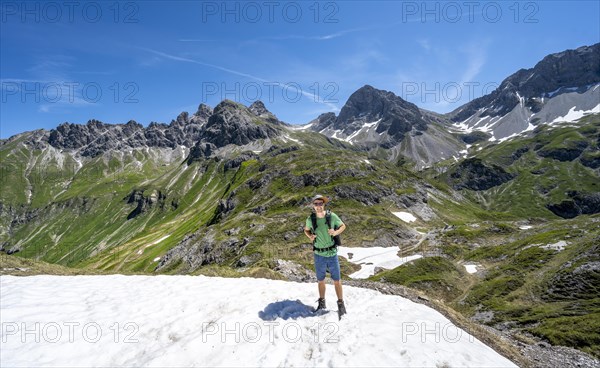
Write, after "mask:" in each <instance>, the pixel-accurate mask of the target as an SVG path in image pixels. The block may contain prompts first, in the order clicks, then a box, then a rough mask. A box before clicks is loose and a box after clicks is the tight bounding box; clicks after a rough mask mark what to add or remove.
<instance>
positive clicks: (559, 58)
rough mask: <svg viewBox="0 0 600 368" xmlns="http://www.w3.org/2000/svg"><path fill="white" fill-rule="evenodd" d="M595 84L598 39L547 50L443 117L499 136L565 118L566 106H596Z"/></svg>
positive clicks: (599, 93)
mask: <svg viewBox="0 0 600 368" xmlns="http://www.w3.org/2000/svg"><path fill="white" fill-rule="evenodd" d="M599 83H600V44H595V45H593V46H583V47H580V48H578V49H576V50H566V51H563V52H559V53H556V54H551V55H548V56H546V57H545V58H544V59H542V60H541V61H540V62H539V63H537V64H536V65H535V66H534V67H533V68H530V69H521V70H519V71H517V72H516V73H514V74H512V75H511V76H509V77H508V78H506V79H505V80H504V81H502V83H501V84H500V86H499V87H498V88H497V89H496V90H494V91H493V92H492V93H490V94H489V95H486V96H483V97H480V98H477V99H475V100H473V101H471V102H469V103H467V104H465V105H463V106H461V107H459V108H458V109H456V110H455V111H452V112H451V113H449V114H448V115H447V117H448V118H450V119H451V120H452V121H453V122H454V123H456V124H457V127H459V128H461V129H463V130H469V131H470V130H472V129H475V130H485V131H488V132H490V133H492V134H493V136H494V137H495V138H497V139H500V138H504V137H508V136H510V135H512V134H515V133H520V132H522V131H524V130H527V129H529V130H531V128H530V124H531V125H533V126H535V125H538V124H541V123H551V122H554V121H555V120H561V118H562V119H565V120H569V117H568V116H569V112H570V111H571V109H573V111H581V112H586V111H593V110H594V109H600V107H597V106H598V105H599V101H600V90H599V89H598V88H597V86H598V84H599ZM596 112H600V110H599V111H596ZM459 123H460V124H459Z"/></svg>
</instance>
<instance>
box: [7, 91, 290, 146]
mask: <svg viewBox="0 0 600 368" xmlns="http://www.w3.org/2000/svg"><path fill="white" fill-rule="evenodd" d="M283 126H284V123H283V122H281V121H280V120H279V119H277V117H276V116H275V115H273V114H272V113H271V112H270V111H269V110H267V108H266V107H265V105H264V104H263V103H262V102H261V101H256V102H254V103H253V104H252V105H251V106H250V107H245V106H243V105H241V104H238V103H235V102H233V101H228V100H225V101H223V102H221V103H220V104H219V105H217V107H216V108H215V109H214V111H213V109H212V108H210V107H209V106H207V105H205V104H200V106H198V110H197V111H196V113H194V114H193V115H191V116H190V115H189V114H188V113H187V112H185V111H184V112H182V113H181V114H179V115H178V116H177V118H176V119H175V120H172V121H171V123H170V124H163V123H156V122H152V123H150V124H149V125H148V127H146V128H144V127H143V126H142V125H141V124H139V123H137V122H135V121H133V120H131V121H129V122H128V123H127V124H105V123H103V122H101V121H98V120H90V121H88V122H87V124H85V125H81V124H71V123H63V124H61V125H59V126H58V127H57V128H56V129H52V130H51V131H49V132H47V131H40V134H33V135H31V136H30V138H29V140H28V141H27V142H26V143H27V144H28V145H29V146H31V147H33V148H38V149H43V148H45V147H47V146H48V145H50V146H52V147H54V148H57V149H65V150H76V151H78V154H80V155H81V156H83V157H96V156H98V155H101V154H103V153H105V152H109V151H122V150H131V149H135V148H142V147H158V148H171V149H174V148H177V147H180V146H183V147H186V148H192V154H193V155H195V156H198V157H200V156H202V157H205V156H210V155H211V154H213V153H214V152H215V150H217V149H218V148H221V147H224V146H227V145H229V144H234V145H240V146H241V145H245V144H248V143H250V142H252V141H255V140H258V139H265V138H272V137H275V136H277V135H279V128H280V127H283ZM7 141H9V140H7ZM195 156H194V157H195Z"/></svg>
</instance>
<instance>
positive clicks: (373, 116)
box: [307, 85, 463, 167]
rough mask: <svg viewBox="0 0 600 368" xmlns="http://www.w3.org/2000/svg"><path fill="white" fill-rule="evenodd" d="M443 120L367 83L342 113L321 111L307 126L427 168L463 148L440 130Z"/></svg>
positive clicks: (353, 95) (332, 136) (394, 158)
mask: <svg viewBox="0 0 600 368" xmlns="http://www.w3.org/2000/svg"><path fill="white" fill-rule="evenodd" d="M443 121H445V120H444V118H443V117H439V116H436V115H435V114H433V113H428V112H425V111H422V110H420V109H419V108H418V107H417V106H416V105H414V104H412V103H410V102H407V101H405V100H403V99H402V98H400V97H398V96H396V95H395V94H394V93H392V92H388V91H383V90H379V89H376V88H373V87H372V86H369V85H365V86H364V87H362V88H360V89H358V90H357V91H356V92H354V93H353V94H352V95H351V96H350V98H348V101H347V102H346V104H345V105H344V107H343V108H342V110H341V111H340V114H339V116H337V117H336V116H335V114H333V113H327V114H322V115H320V116H319V117H318V118H317V119H315V120H313V121H311V122H310V123H309V125H307V127H308V128H309V129H310V130H312V131H317V132H320V133H322V134H324V135H326V136H328V137H331V138H336V139H339V140H342V141H346V142H349V143H351V144H353V145H357V146H361V147H364V148H366V149H377V148H379V147H382V148H385V149H388V150H389V152H388V158H389V159H390V160H396V159H398V157H399V156H405V157H408V158H409V159H412V160H413V161H414V163H415V165H416V166H417V167H424V166H427V165H429V164H431V163H433V162H437V161H440V160H443V159H445V158H449V157H452V156H453V155H457V152H458V151H460V150H461V149H462V146H463V144H462V143H461V142H459V141H458V140H457V139H456V138H455V137H453V136H452V135H450V134H446V133H445V132H444V131H443V130H442V129H440V128H441V127H442V125H441V122H443ZM417 146H418V147H417Z"/></svg>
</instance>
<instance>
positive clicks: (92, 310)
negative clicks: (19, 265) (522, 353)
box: [0, 275, 515, 367]
mask: <svg viewBox="0 0 600 368" xmlns="http://www.w3.org/2000/svg"><path fill="white" fill-rule="evenodd" d="M344 292H345V298H344V299H345V300H346V307H347V310H348V315H346V316H345V317H344V318H343V319H342V321H338V318H337V313H336V309H337V307H336V304H335V293H334V290H333V286H332V285H329V286H328V288H327V304H328V307H329V308H330V312H329V313H327V314H324V315H320V316H317V315H314V314H313V313H312V307H313V306H314V305H315V301H316V299H317V288H316V284H303V283H293V282H286V281H273V280H266V279H250V278H240V279H226V278H215V277H204V276H122V275H113V276H30V277H14V276H1V277H0V312H1V313H0V319H1V323H2V329H1V331H0V338H1V345H0V346H1V351H2V354H0V366H2V367H30V366H38V367H41V366H43V367H48V366H54V367H56V366H63V367H65V366H69V367H88V366H95V367H118V366H128V367H129V366H146V367H158V366H161V367H189V366H198V367H208V366H210V367H219V366H245V367H246V366H252V367H255V366H286V367H287V366H302V367H304V366H336V367H341V366H352V367H359V366H361V367H374V366H377V367H392V366H393V367H436V366H438V367H439V366H452V367H515V365H514V364H513V363H511V362H510V361H509V360H507V359H506V358H504V357H502V356H501V355H499V354H498V353H496V352H495V351H494V350H492V349H491V348H489V347H487V346H486V345H484V344H483V343H481V342H480V341H478V340H477V339H475V338H474V337H472V336H471V335H469V334H468V333H467V332H465V331H463V330H460V329H458V328H457V327H455V326H454V325H453V324H452V323H451V322H450V321H448V320H447V319H446V318H445V317H443V316H442V315H441V314H440V313H438V312H436V311H435V310H433V309H430V308H428V307H426V306H424V305H420V304H416V303H413V302H411V301H409V300H407V299H404V298H401V297H398V296H390V295H383V294H380V293H379V292H376V291H373V290H369V289H361V288H354V287H349V286H346V287H345V288H344Z"/></svg>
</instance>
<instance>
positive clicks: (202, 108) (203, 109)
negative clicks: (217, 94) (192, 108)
mask: <svg viewBox="0 0 600 368" xmlns="http://www.w3.org/2000/svg"><path fill="white" fill-rule="evenodd" d="M212 113H213V110H212V108H211V107H210V106H208V105H206V104H204V103H201V104H200V105H199V106H198V111H196V113H195V114H194V116H197V117H199V118H201V119H204V120H208V118H209V117H210V116H211V115H212Z"/></svg>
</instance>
